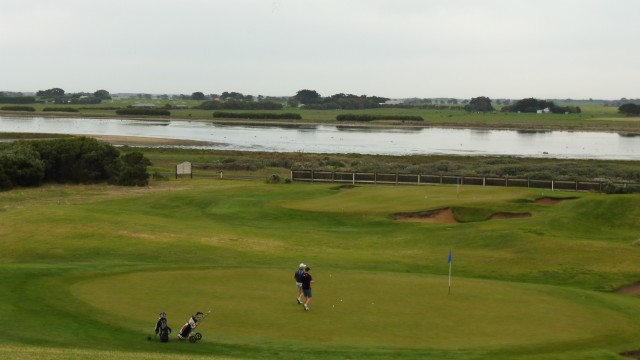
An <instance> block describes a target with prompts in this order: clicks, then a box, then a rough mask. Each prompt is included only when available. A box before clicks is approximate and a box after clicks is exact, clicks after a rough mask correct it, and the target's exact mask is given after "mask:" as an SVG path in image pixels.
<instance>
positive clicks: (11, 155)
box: [0, 142, 45, 189]
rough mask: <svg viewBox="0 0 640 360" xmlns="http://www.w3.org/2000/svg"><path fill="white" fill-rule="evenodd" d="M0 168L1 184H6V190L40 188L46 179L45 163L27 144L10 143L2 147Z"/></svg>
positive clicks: (0, 148) (0, 149)
mask: <svg viewBox="0 0 640 360" xmlns="http://www.w3.org/2000/svg"><path fill="white" fill-rule="evenodd" d="M0 166H1V167H2V174H0V178H1V179H0V182H2V183H4V186H3V188H5V189H10V188H11V187H13V186H39V185H40V184H42V181H43V179H44V169H45V166H44V162H43V161H42V160H41V159H40V155H39V154H38V152H37V151H35V150H34V149H33V147H32V146H31V145H30V144H29V143H27V142H15V143H9V144H5V145H4V146H2V147H0ZM7 179H8V181H7ZM8 183H11V186H8Z"/></svg>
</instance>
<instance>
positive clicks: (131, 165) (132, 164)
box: [109, 151, 151, 186]
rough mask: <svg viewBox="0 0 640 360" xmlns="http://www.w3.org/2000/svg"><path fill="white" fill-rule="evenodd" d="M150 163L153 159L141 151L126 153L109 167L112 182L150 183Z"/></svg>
mask: <svg viewBox="0 0 640 360" xmlns="http://www.w3.org/2000/svg"><path fill="white" fill-rule="evenodd" d="M149 165H151V161H149V159H147V158H146V157H144V154H142V153H141V152H139V151H134V152H132V153H128V154H125V155H123V156H121V157H120V158H119V159H118V161H117V162H115V163H113V164H112V165H111V166H110V167H109V171H110V173H111V174H112V178H111V182H113V183H115V184H117V185H122V186H146V185H147V184H148V183H149V174H148V173H147V166H149Z"/></svg>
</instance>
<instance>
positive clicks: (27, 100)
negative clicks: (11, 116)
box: [0, 96, 36, 104]
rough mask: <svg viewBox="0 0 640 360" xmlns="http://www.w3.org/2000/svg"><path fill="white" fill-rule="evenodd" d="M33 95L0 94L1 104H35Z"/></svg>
mask: <svg viewBox="0 0 640 360" xmlns="http://www.w3.org/2000/svg"><path fill="white" fill-rule="evenodd" d="M35 102H36V98H34V97H33V96H0V104H34V103H35Z"/></svg>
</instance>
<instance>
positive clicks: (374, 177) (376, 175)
mask: <svg viewBox="0 0 640 360" xmlns="http://www.w3.org/2000/svg"><path fill="white" fill-rule="evenodd" d="M373 183H374V184H378V173H377V172H374V173H373Z"/></svg>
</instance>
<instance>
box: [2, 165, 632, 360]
mask: <svg viewBox="0 0 640 360" xmlns="http://www.w3.org/2000/svg"><path fill="white" fill-rule="evenodd" d="M176 160H179V159H178V158H173V160H172V161H174V162H175V161H176ZM639 196H640V195H602V194H593V193H575V192H571V193H565V192H550V191H541V190H530V189H502V188H483V187H473V186H465V187H463V188H462V190H461V191H460V190H459V189H456V187H455V186H446V185H441V186H359V187H355V188H348V189H347V188H339V187H335V186H333V185H320V184H298V183H294V184H266V183H265V182H264V181H231V180H224V179H223V180H220V179H216V178H211V179H196V180H191V179H179V180H169V181H160V182H152V183H151V185H150V186H149V187H146V188H120V187H111V186H103V185H91V186H89V185H86V186H85V185H79V186H67V185H49V186H45V187H42V188H38V189H18V190H13V191H10V192H4V193H0V217H1V220H2V221H1V222H0V243H1V244H2V248H3V251H2V253H0V280H1V281H2V283H3V287H2V288H0V304H1V306H0V318H1V319H2V320H3V322H2V323H3V324H4V325H3V326H2V327H0V334H1V336H0V354H2V356H3V358H7V359H37V358H52V359H58V358H59V359H81V358H87V357H92V358H96V359H119V358H126V359H150V358H160V359H163V358H168V357H172V358H173V357H177V358H186V357H189V358H196V359H198V358H200V357H204V356H207V357H209V358H220V359H227V358H233V359H258V358H260V359H262V358H293V357H304V358H308V359H335V358H351V359H365V358H366V359H386V358H390V357H392V358H404V359H424V358H452V359H453V358H455V359H518V358H527V359H536V358H538V359H546V358H556V359H575V358H593V359H607V358H615V357H616V353H619V352H621V351H625V350H631V349H637V348H640V342H638V340H637V334H638V332H640V325H638V323H637V318H638V316H640V306H639V305H640V300H638V299H637V298H634V297H630V296H623V295H619V294H616V293H612V292H610V291H612V290H615V289H616V288H618V287H620V286H622V285H625V284H630V283H635V282H637V281H638V279H640V265H638V264H639V263H640V262H639V261H638V260H640V248H638V247H636V246H635V245H634V244H635V243H636V242H637V240H638V237H639V235H638V232H637V219H638V217H639V216H640V212H639V211H640V210H639V209H640V207H639V206H638V203H639V201H640V197H639ZM546 197H553V198H571V200H565V201H561V202H558V203H557V204H555V205H549V204H543V203H537V202H536V201H535V200H536V199H539V198H546ZM442 208H453V209H466V210H465V211H461V212H458V213H459V215H458V216H459V217H460V218H459V219H458V220H459V221H462V222H458V223H427V222H399V221H396V220H394V216H393V214H395V213H397V212H416V211H424V210H431V209H442ZM478 213H513V214H518V213H529V214H530V216H529V217H527V218H511V219H508V218H502V219H498V220H479V219H480V218H479V217H477V216H475V215H474V214H478ZM449 250H452V251H453V263H452V265H453V266H452V268H453V283H452V284H453V286H452V289H451V294H450V295H449V294H448V278H447V274H448V264H447V256H448V253H449ZM300 261H304V262H306V263H307V264H309V265H310V266H311V267H312V274H313V276H314V279H315V280H316V282H315V284H314V300H313V302H312V303H311V311H310V312H308V313H305V312H304V311H302V309H301V307H300V305H297V304H296V301H295V298H294V295H295V287H294V284H293V279H292V277H293V271H294V270H295V268H296V267H297V264H298V263H299V262H300ZM210 308H211V309H213V313H212V316H211V317H210V318H207V319H205V321H203V323H202V325H200V326H199V327H198V331H200V332H201V333H202V334H203V340H202V341H201V342H200V343H197V344H190V343H188V342H187V343H185V342H179V341H177V339H176V338H175V332H176V331H178V329H179V328H180V326H181V325H182V324H183V323H184V322H185V321H186V320H187V319H188V317H189V316H190V315H191V314H192V313H194V312H195V311H198V310H205V311H206V310H208V309H210ZM160 311H166V312H167V313H168V316H169V324H170V326H171V327H172V328H173V330H174V334H173V335H172V339H171V342H169V343H168V344H160V343H158V342H157V341H155V340H152V341H147V336H149V335H152V334H151V333H152V329H153V325H154V324H155V320H156V316H157V314H158V313H159V312H160ZM16 324H19V326H17V325H16Z"/></svg>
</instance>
